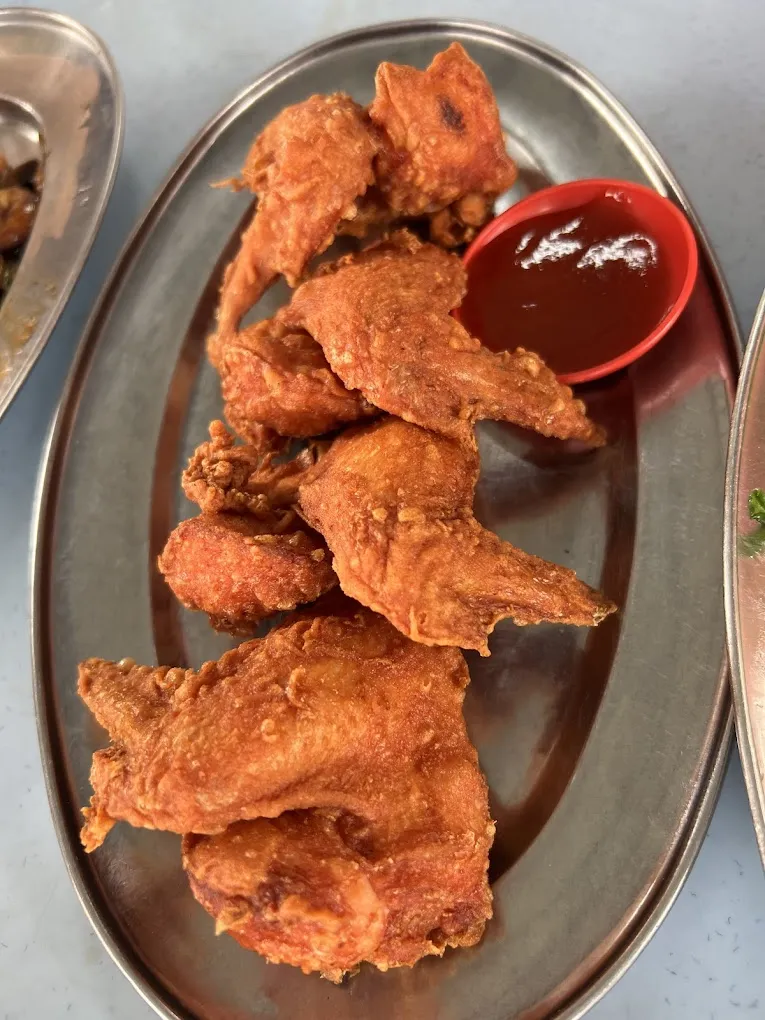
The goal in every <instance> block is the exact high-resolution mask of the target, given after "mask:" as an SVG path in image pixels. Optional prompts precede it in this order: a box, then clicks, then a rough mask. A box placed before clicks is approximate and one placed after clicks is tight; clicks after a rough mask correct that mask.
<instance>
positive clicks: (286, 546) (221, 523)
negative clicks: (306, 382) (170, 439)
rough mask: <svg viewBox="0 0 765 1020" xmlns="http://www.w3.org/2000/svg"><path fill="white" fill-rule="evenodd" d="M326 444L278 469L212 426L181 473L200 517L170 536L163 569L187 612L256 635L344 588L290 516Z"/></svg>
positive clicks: (270, 457) (320, 545)
mask: <svg viewBox="0 0 765 1020" xmlns="http://www.w3.org/2000/svg"><path fill="white" fill-rule="evenodd" d="M320 449H321V447H320V445H319V444H317V443H314V444H313V445H312V446H310V447H308V448H307V449H305V450H302V451H301V452H300V453H299V454H298V455H297V456H296V457H294V458H293V459H292V460H288V461H283V462H276V461H275V460H274V454H273V453H270V454H266V455H265V456H264V455H262V454H261V453H260V452H259V451H258V450H256V449H255V448H254V447H251V446H240V445H236V444H235V442H234V437H233V436H232V435H231V433H230V432H228V431H227V429H226V427H225V426H224V424H223V422H220V421H214V422H211V423H210V439H209V441H208V442H206V443H202V445H201V446H199V447H198V448H197V449H196V450H195V452H194V454H193V455H192V457H191V459H190V460H189V464H188V467H187V468H186V470H185V471H184V473H183V490H184V492H185V493H186V495H187V496H188V498H189V499H190V500H192V502H195V503H197V504H198V506H199V507H200V509H201V510H202V514H201V516H199V517H195V518H192V519H191V520H186V521H182V522H181V523H180V524H179V525H178V526H177V527H176V528H175V530H174V531H173V532H172V533H171V535H170V537H169V538H168V540H167V543H166V545H165V548H164V550H163V552H162V554H161V555H160V557H159V560H158V564H157V565H158V567H159V570H160V572H161V573H162V574H163V576H164V578H165V580H166V581H167V583H168V585H169V586H170V588H171V589H172V591H173V593H174V594H175V596H176V597H177V598H178V600H179V601H180V602H181V603H182V604H183V605H184V606H186V608H187V609H194V610H201V611H202V612H205V613H207V614H208V615H209V616H210V620H211V622H212V624H213V626H214V627H215V628H216V629H218V630H227V631H231V632H233V633H248V632H250V631H251V630H252V625H253V624H254V623H257V622H258V621H259V620H262V619H264V618H265V617H267V616H270V615H271V614H273V613H276V612H284V611H285V610H289V609H294V608H295V607H296V606H298V605H301V604H302V603H305V602H313V601H314V599H317V598H318V597H319V596H320V595H321V594H323V593H324V592H326V591H329V589H330V588H332V587H334V585H335V584H336V583H337V578H336V577H335V574H334V572H333V570H332V567H331V565H330V562H329V556H328V554H327V548H326V546H325V544H324V541H323V540H322V538H321V536H319V535H318V534H317V533H316V532H314V531H312V530H311V529H310V528H309V527H308V526H307V525H304V524H302V522H301V521H299V520H298V518H297V517H296V515H295V513H294V510H292V509H291V507H292V505H293V504H294V503H295V501H296V498H297V489H298V486H299V484H300V482H301V480H305V479H307V477H308V476H309V474H310V472H311V470H312V469H313V467H314V465H315V464H316V460H317V458H318V456H319V452H320Z"/></svg>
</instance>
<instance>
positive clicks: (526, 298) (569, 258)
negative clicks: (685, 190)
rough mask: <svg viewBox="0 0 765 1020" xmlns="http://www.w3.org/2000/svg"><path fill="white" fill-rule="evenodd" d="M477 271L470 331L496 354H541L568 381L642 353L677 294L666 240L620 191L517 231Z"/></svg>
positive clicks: (472, 277) (498, 240) (467, 318)
mask: <svg viewBox="0 0 765 1020" xmlns="http://www.w3.org/2000/svg"><path fill="white" fill-rule="evenodd" d="M467 272H468V292H467V297H466V298H465V301H464V303H463V304H462V306H461V307H460V309H459V312H458V315H459V318H460V320H461V321H462V323H463V324H464V326H465V327H466V329H468V330H469V332H470V333H472V334H473V336H476V337H478V338H479V339H480V340H481V341H482V342H483V343H484V344H485V345H486V346H487V347H489V348H491V349H492V350H494V351H503V350H508V349H509V350H513V349H514V348H516V347H526V348H527V349H528V350H531V351H536V352H537V353H538V354H539V355H541V357H542V358H543V359H544V360H545V361H546V362H547V364H548V365H549V367H550V368H551V369H552V370H553V371H554V372H556V373H557V374H558V375H562V376H570V375H575V374H576V373H579V372H583V371H584V370H586V369H590V368H591V367H592V366H593V365H599V364H603V363H605V362H609V361H612V360H613V359H614V358H618V357H619V356H620V355H622V354H624V353H625V352H627V351H629V350H630V349H631V348H633V347H635V345H636V344H639V343H640V342H641V341H642V340H644V339H645V337H646V336H648V334H650V333H651V331H652V330H654V329H655V328H656V326H657V325H658V324H659V322H661V320H662V319H663V318H664V317H665V316H666V315H667V313H668V312H669V311H670V309H671V307H672V303H673V297H674V294H673V288H672V283H671V279H670V276H671V274H669V273H668V272H667V266H666V265H665V262H664V259H663V256H662V251H661V249H660V247H659V245H658V243H657V241H656V240H655V238H653V237H652V236H651V234H650V233H649V232H647V231H646V228H645V226H644V225H642V224H641V223H639V222H638V220H637V219H636V218H635V217H634V215H633V214H632V212H631V211H630V207H629V203H628V202H626V201H625V200H624V198H623V196H621V195H620V194H618V193H614V194H608V193H606V194H604V195H602V196H599V197H597V198H594V199H591V200H590V201H588V202H585V203H583V204H582V205H579V206H575V207H573V208H570V209H564V210H558V211H555V212H551V213H546V214H544V215H539V216H535V217H531V218H529V219H526V220H523V221H522V222H520V223H517V224H515V225H514V226H511V227H508V229H507V230H505V231H503V232H502V233H500V234H498V235H497V236H496V237H495V238H494V239H493V240H492V241H491V242H490V243H489V244H487V245H486V246H485V247H483V248H482V249H481V250H479V251H477V252H476V253H475V255H474V257H472V258H470V259H469V260H468V261H467Z"/></svg>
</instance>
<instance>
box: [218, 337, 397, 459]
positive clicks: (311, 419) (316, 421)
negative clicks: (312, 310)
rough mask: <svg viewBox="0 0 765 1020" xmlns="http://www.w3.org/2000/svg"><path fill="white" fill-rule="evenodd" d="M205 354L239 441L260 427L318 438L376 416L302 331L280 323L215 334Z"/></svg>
mask: <svg viewBox="0 0 765 1020" xmlns="http://www.w3.org/2000/svg"><path fill="white" fill-rule="evenodd" d="M208 351H209V355H210V360H211V361H212V362H213V364H214V365H215V367H216V368H217V370H218V372H219V374H220V377H221V386H222V390H223V399H224V401H225V415H226V418H227V419H228V421H229V423H230V424H231V425H232V427H233V428H234V429H235V430H236V431H237V432H238V433H239V435H240V436H242V438H243V439H247V440H250V438H251V437H252V438H257V435H258V434H259V430H260V428H262V427H263V426H265V427H266V428H268V429H271V430H273V431H274V432H276V433H278V434H279V435H281V436H294V437H298V438H304V437H307V436H318V435H322V434H323V433H325V432H332V431H333V430H334V429H337V428H339V427H340V426H341V425H346V424H348V423H349V422H354V421H358V420H359V419H362V418H365V417H369V416H371V415H375V414H377V413H378V411H377V409H376V408H374V407H372V406H371V405H370V404H368V403H367V401H366V400H365V399H364V397H363V396H362V395H361V394H360V393H359V392H358V391H357V390H356V391H352V390H348V389H346V388H345V386H344V385H343V384H342V382H340V380H339V379H338V377H337V376H336V375H335V374H334V372H333V371H332V370H331V368H330V367H329V365H328V364H327V359H326V358H325V357H324V352H323V351H322V349H321V347H320V346H319V344H317V343H316V341H315V340H313V339H312V338H311V337H310V336H309V335H308V333H306V332H305V330H302V329H289V328H287V327H285V326H283V325H282V324H281V323H280V322H279V320H278V319H264V320H263V321H262V322H258V323H256V324H255V325H253V326H248V327H247V328H246V329H243V330H240V331H238V332H233V333H219V334H216V335H215V336H214V337H212V338H211V339H210V342H209V344H208ZM253 429H255V430H256V433H255V435H254V434H253Z"/></svg>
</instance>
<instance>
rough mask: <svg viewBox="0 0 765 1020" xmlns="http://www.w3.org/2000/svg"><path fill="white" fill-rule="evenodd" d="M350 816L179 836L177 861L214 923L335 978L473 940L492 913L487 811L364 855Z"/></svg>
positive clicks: (300, 815)
mask: <svg viewBox="0 0 765 1020" xmlns="http://www.w3.org/2000/svg"><path fill="white" fill-rule="evenodd" d="M444 781H445V782H446V783H447V784H448V782H449V776H448V774H447V775H445V777H444ZM352 828H353V819H351V818H349V817H348V816H343V815H341V814H340V815H338V813H337V812H326V811H324V812H322V811H300V812H288V813H286V814H283V815H281V816H280V817H279V818H277V819H274V820H267V819H259V820H258V821H254V822H238V823H236V824H234V825H232V826H230V827H229V828H228V829H227V830H226V831H225V832H224V833H223V834H222V835H220V836H185V837H184V841H183V863H184V868H185V869H186V872H187V874H188V876H189V880H190V882H191V888H192V890H193V892H194V895H195V896H196V898H197V899H198V900H199V902H200V903H201V904H202V905H203V906H204V907H205V909H206V910H207V911H208V912H209V913H210V914H212V915H213V917H214V918H215V919H216V930H217V931H223V930H225V931H228V932H229V934H230V935H232V936H233V937H234V938H235V939H236V940H237V941H238V942H239V943H240V944H241V945H243V946H245V947H246V948H247V949H254V950H256V951H257V952H259V953H261V954H262V955H263V956H265V957H266V959H268V960H270V961H271V962H272V963H289V964H292V965H293V966H296V967H300V968H301V969H302V970H303V971H304V972H305V973H309V972H311V971H319V972H320V973H321V974H322V975H323V976H324V977H327V978H329V979H330V980H333V981H339V980H341V979H342V977H343V976H344V974H346V973H349V972H353V971H354V970H356V968H358V966H359V964H361V963H363V962H368V963H372V964H374V965H375V966H377V967H379V968H381V969H382V970H387V969H388V968H389V967H401V966H412V965H413V964H414V963H416V962H417V961H418V960H420V959H421V958H422V957H423V956H426V955H437V956H440V955H441V954H442V953H443V952H444V950H445V949H446V947H447V946H471V945H475V943H476V942H478V940H479V939H480V937H481V935H482V933H483V929H484V925H485V923H486V920H487V919H488V918H489V917H491V892H490V890H489V886H488V883H487V881H486V862H487V853H488V848H489V845H490V844H491V841H492V838H493V825H492V824H491V823H490V822H489V821H488V818H487V819H486V825H485V828H484V830H483V831H478V832H473V831H472V830H470V831H467V832H465V833H462V834H460V833H449V834H446V833H443V832H439V831H434V832H430V833H427V834H425V833H421V834H420V835H418V836H415V837H413V838H407V837H406V835H403V834H402V836H401V837H399V838H398V839H396V840H395V841H392V842H391V843H389V844H387V845H386V846H385V847H384V848H382V847H380V848H378V850H377V852H376V853H375V854H372V855H370V854H367V855H365V854H364V853H362V852H360V851H359V850H358V849H355V848H354V846H353V845H352V843H350V844H349V836H352ZM349 830H350V831H349Z"/></svg>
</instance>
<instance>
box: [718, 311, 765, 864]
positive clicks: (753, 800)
mask: <svg viewBox="0 0 765 1020" xmlns="http://www.w3.org/2000/svg"><path fill="white" fill-rule="evenodd" d="M763 343H765V294H763V296H762V298H761V299H760V304H759V306H758V308H757V312H756V314H755V317H754V323H753V324H752V331H751V333H750V339H749V343H748V345H747V348H746V352H745V354H744V360H743V364H742V366H741V375H740V377H739V386H738V392H737V394H736V401H735V404H734V407H733V417H732V420H731V431H730V445H729V447H728V462H727V468H726V477H725V524H724V538H723V570H724V580H725V589H724V590H725V622H726V630H727V637H728V656H729V659H730V679H731V688H732V690H733V704H734V708H735V714H736V732H737V735H738V746H739V752H740V754H741V765H742V768H743V771H744V780H745V782H746V788H747V793H748V795H749V804H750V807H751V810H752V818H753V821H754V831H755V834H756V836H757V844H758V846H759V849H760V857H761V858H762V861H763V864H764V865H765V790H764V789H763V783H762V777H761V772H760V768H758V763H757V755H756V751H755V746H754V733H753V726H752V717H751V712H750V709H749V700H748V698H747V692H746V672H745V663H744V650H743V648H742V635H741V629H740V620H739V609H740V603H739V584H738V571H737V569H736V564H737V543H738V538H739V535H738V527H737V523H736V515H737V508H738V505H739V499H740V498H741V493H740V485H739V482H740V473H741V468H742V462H743V458H742V453H743V440H744V432H745V426H746V415H747V411H748V409H749V401H750V398H751V395H752V383H753V380H754V376H755V371H756V368H757V362H758V359H759V357H760V356H761V354H762V350H763Z"/></svg>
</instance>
